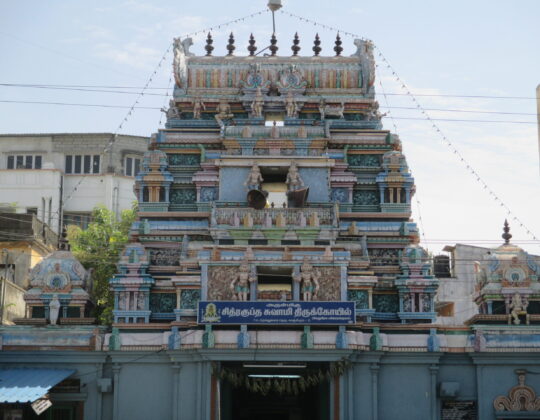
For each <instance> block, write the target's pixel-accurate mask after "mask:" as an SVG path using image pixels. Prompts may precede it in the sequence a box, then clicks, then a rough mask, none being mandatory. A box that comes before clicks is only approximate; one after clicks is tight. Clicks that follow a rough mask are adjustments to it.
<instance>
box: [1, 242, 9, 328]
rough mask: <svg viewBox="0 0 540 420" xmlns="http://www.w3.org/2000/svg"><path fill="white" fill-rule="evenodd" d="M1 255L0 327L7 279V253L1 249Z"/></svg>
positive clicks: (2, 319)
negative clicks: (0, 293)
mask: <svg viewBox="0 0 540 420" xmlns="http://www.w3.org/2000/svg"><path fill="white" fill-rule="evenodd" d="M2 254H4V277H3V278H2V297H0V325H3V324H4V305H5V302H6V281H7V277H8V261H9V251H8V250H7V249H6V248H4V249H2Z"/></svg>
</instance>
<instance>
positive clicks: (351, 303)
mask: <svg viewBox="0 0 540 420" xmlns="http://www.w3.org/2000/svg"><path fill="white" fill-rule="evenodd" d="M191 44H192V40H191V39H186V40H176V41H175V47H174V50H175V60H174V75H175V82H176V86H175V90H174V98H173V100H172V101H171V103H170V109H169V111H168V119H167V124H166V128H165V129H161V130H159V131H158V133H157V134H156V135H154V136H153V137H152V143H151V145H150V150H149V151H148V152H147V153H145V155H144V158H143V161H142V162H141V171H140V172H139V174H138V175H137V178H136V186H135V191H136V193H137V197H138V199H139V218H138V220H137V221H136V222H135V223H134V225H133V226H132V229H131V233H130V243H129V244H128V245H127V246H126V248H125V249H124V251H123V253H122V256H121V259H120V261H119V262H118V273H117V274H116V275H115V276H114V277H113V278H112V279H111V280H110V286H111V291H112V292H113V293H114V296H115V304H114V311H113V315H114V322H113V325H112V329H111V330H108V329H106V328H104V327H95V326H92V325H90V323H91V321H92V320H91V318H90V317H88V316H87V312H86V311H87V309H88V308H89V307H91V300H90V299H89V295H90V293H88V292H89V288H91V281H90V280H89V277H88V273H85V272H84V270H83V269H81V268H80V264H78V263H77V261H76V260H74V258H73V256H72V255H70V253H69V252H67V251H66V250H63V251H59V252H58V253H55V254H53V255H51V256H50V257H49V258H48V259H46V260H45V261H44V262H42V263H41V265H40V266H39V267H37V268H36V269H35V270H34V271H33V273H32V277H31V287H30V288H29V289H28V290H27V291H26V293H25V302H26V303H27V305H28V306H29V307H32V310H31V311H30V310H28V311H27V317H26V318H25V319H22V320H16V322H17V325H15V326H9V327H2V328H0V336H1V340H0V343H1V346H2V351H1V352H0V366H1V367H2V370H0V410H2V411H3V413H4V416H7V415H10V416H12V417H14V416H20V417H22V416H23V415H24V416H25V417H24V418H25V419H26V418H34V417H32V416H33V414H32V412H33V411H32V410H34V409H33V408H32V407H33V406H36V409H35V410H37V411H39V407H40V406H41V407H45V408H47V407H49V406H50V404H52V407H50V408H48V410H49V411H46V412H48V413H50V415H51V416H52V417H51V418H53V419H57V418H58V419H60V418H62V419H70V420H80V419H83V418H84V419H106V420H109V419H111V420H124V419H130V420H139V419H140V420H143V419H148V418H159V419H176V420H193V419H197V420H199V419H200V420H227V419H231V420H232V419H238V420H247V419H253V418H256V419H257V420H267V419H273V420H275V419H281V420H304V419H310V420H311V419H318V420H352V419H355V420H356V419H358V420H364V419H365V420H368V419H369V420H394V419H400V420H409V419H410V420H413V419H414V420H417V419H430V420H431V419H433V420H435V419H440V420H454V419H480V420H488V419H493V418H496V419H517V418H528V419H540V397H538V396H537V395H536V392H537V390H540V376H538V375H535V373H538V371H539V362H540V356H539V355H540V352H539V350H540V283H539V281H538V280H539V274H540V264H539V263H538V260H537V258H536V257H534V256H530V255H528V254H527V253H525V252H524V251H523V250H521V249H520V248H518V247H516V246H514V245H512V244H511V243H510V234H509V232H508V226H506V227H505V233H504V235H503V238H504V243H503V244H502V245H501V246H500V247H497V248H494V249H491V250H489V252H485V250H481V249H475V248H473V247H468V246H461V245H457V246H456V247H455V248H452V251H453V252H454V254H453V259H452V261H453V276H454V277H452V273H450V274H446V277H445V278H444V281H443V283H444V286H443V289H440V283H441V279H439V278H437V277H436V276H435V275H434V267H433V264H432V261H431V259H430V257H429V255H428V254H427V252H426V251H425V250H424V249H423V248H422V247H421V246H420V245H419V233H418V229H417V226H416V224H415V223H414V222H413V221H412V220H411V209H410V206H411V204H410V203H411V197H412V195H413V193H414V180H413V179H412V176H411V174H410V172H409V169H408V166H407V161H406V158H405V156H404V155H403V153H402V152H401V143H400V140H399V138H398V137H397V136H396V135H395V134H393V133H391V132H389V131H388V130H384V129H383V127H382V123H381V115H380V114H379V113H378V111H377V108H378V104H377V102H376V101H375V97H374V82H375V80H374V78H375V73H374V71H375V62H374V57H373V45H372V44H371V43H370V42H367V41H363V40H356V41H355V45H356V46H357V47H358V50H357V52H356V54H354V55H353V56H351V57H343V56H342V55H341V52H342V47H341V39H340V38H339V36H338V37H337V38H336V42H335V45H334V47H333V51H334V52H335V56H321V55H320V52H321V48H320V40H318V38H316V39H315V41H314V44H313V47H311V46H310V49H312V50H313V52H314V53H315V56H311V54H309V56H307V57H306V56H299V55H298V52H299V41H298V38H297V37H295V38H294V39H293V41H292V47H291V49H292V56H289V54H286V55H287V56H278V55H277V50H278V48H277V45H276V44H277V40H276V38H275V36H274V35H273V36H272V38H271V41H270V44H271V45H270V47H269V48H268V51H269V55H268V56H262V55H257V56H256V55H255V52H256V51H257V48H256V47H255V40H254V39H253V38H251V39H250V40H249V47H248V51H249V53H250V55H249V56H245V57H239V56H234V55H233V52H234V50H235V46H234V38H233V37H232V36H231V39H230V41H229V44H228V45H227V51H228V52H229V54H228V55H226V56H213V55H212V51H213V50H214V48H215V47H214V46H213V41H212V38H211V36H210V35H209V36H208V40H207V45H206V47H205V50H206V51H207V55H206V56H204V57H196V56H194V55H193V54H192V53H190V51H189V47H190V45H191ZM281 44H283V42H282V43H281ZM306 49H307V48H306ZM278 122H279V124H278ZM470 260H474V261H478V262H477V263H475V264H474V265H473V267H474V272H473V273H474V275H473V274H472V273H471V272H470V267H471V266H469V265H464V264H462V263H465V262H466V261H470ZM448 271H449V270H446V272H448ZM454 280H456V281H463V285H464V286H463V287H462V286H457V287H456V286H455V284H452V281H454ZM454 283H455V282H454ZM458 284H460V283H458ZM438 293H439V294H438ZM469 293H470V295H469V297H468V298H467V296H466V295H467V294H469ZM453 300H455V301H456V302H455V303H454V302H452V301H453ZM471 302H473V304H471ZM437 303H439V304H441V305H440V306H445V307H447V306H449V305H448V303H454V305H453V307H452V308H450V309H452V310H451V311H450V310H449V309H448V307H447V309H448V312H446V313H444V314H440V313H439V314H438V313H437V309H438V308H437ZM465 316H467V317H468V318H467V319H464V318H465ZM443 318H447V319H446V321H448V322H446V321H445V320H443ZM23 368H24V369H26V371H25V370H24V369H23ZM58 369H60V371H58ZM28 370H30V371H28ZM25 373H30V374H31V377H32V380H29V379H28V377H27V376H25ZM55 416H56V417H55ZM61 416H63V417H61Z"/></svg>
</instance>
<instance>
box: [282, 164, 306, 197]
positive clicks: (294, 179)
mask: <svg viewBox="0 0 540 420" xmlns="http://www.w3.org/2000/svg"><path fill="white" fill-rule="evenodd" d="M285 183H286V184H287V188H288V190H289V191H294V190H298V189H300V188H302V187H303V186H304V181H302V178H301V177H300V174H299V173H298V168H297V166H296V163H295V162H292V163H291V166H290V167H289V172H288V173H287V179H286V180H285Z"/></svg>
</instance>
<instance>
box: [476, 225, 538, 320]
mask: <svg viewBox="0 0 540 420" xmlns="http://www.w3.org/2000/svg"><path fill="white" fill-rule="evenodd" d="M501 236H502V238H503V239H504V243H503V244H502V245H501V246H499V247H497V248H493V249H491V250H489V252H488V253H487V254H486V255H485V257H484V259H483V260H482V261H477V262H475V263H474V265H475V272H476V292H475V295H474V298H475V302H476V303H477V305H478V307H479V312H480V314H479V315H476V316H475V317H473V318H472V319H471V320H470V321H469V322H470V323H482V322H491V323H503V324H513V325H519V324H529V323H540V283H539V282H538V280H539V276H540V265H539V263H538V261H537V260H536V259H535V257H533V256H532V255H529V254H528V253H527V252H525V251H524V250H523V249H522V248H520V247H518V246H516V245H513V244H512V243H511V242H510V239H511V238H512V235H511V234H510V226H509V224H508V221H507V220H505V221H504V226H503V234H502V235H501Z"/></svg>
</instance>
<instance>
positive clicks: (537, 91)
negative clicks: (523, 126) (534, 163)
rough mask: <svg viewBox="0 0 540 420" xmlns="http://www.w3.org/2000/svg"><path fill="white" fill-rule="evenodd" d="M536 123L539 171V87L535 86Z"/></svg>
mask: <svg viewBox="0 0 540 420" xmlns="http://www.w3.org/2000/svg"><path fill="white" fill-rule="evenodd" d="M536 121H537V125H538V170H539V171H540V85H538V86H536Z"/></svg>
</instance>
